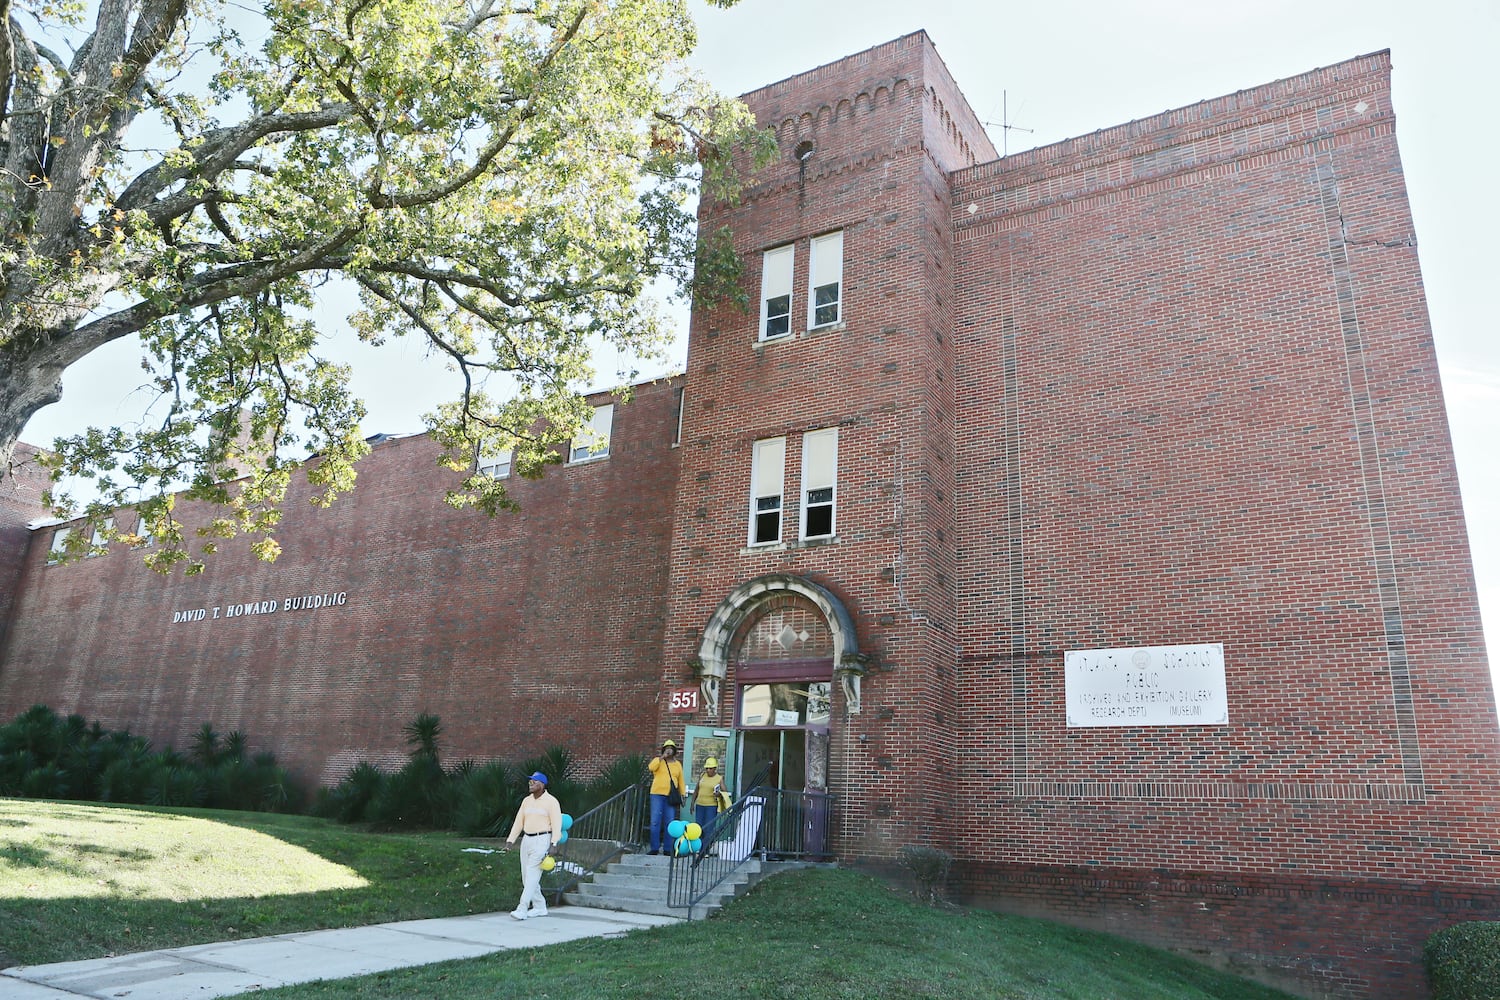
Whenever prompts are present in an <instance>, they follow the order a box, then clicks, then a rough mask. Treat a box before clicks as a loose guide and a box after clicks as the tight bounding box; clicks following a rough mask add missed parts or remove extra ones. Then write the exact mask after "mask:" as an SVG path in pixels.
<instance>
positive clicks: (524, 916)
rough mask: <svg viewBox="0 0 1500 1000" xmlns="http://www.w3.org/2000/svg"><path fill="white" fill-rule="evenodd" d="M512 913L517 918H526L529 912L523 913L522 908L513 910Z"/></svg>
mask: <svg viewBox="0 0 1500 1000" xmlns="http://www.w3.org/2000/svg"><path fill="white" fill-rule="evenodd" d="M510 915H511V917H512V918H513V919H515V920H525V919H526V917H527V914H525V913H522V912H521V911H520V910H511V911H510Z"/></svg>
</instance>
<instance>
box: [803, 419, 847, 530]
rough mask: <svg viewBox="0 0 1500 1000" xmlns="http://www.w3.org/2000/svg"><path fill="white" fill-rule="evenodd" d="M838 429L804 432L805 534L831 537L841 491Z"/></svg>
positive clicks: (830, 428) (829, 428)
mask: <svg viewBox="0 0 1500 1000" xmlns="http://www.w3.org/2000/svg"><path fill="white" fill-rule="evenodd" d="M838 467H839V429H838V428H837V427H828V428H824V429H823V430H817V431H808V432H807V433H806V434H804V435H802V537H803V538H831V537H832V536H833V529H834V519H833V510H834V501H835V496H836V493H837V490H838Z"/></svg>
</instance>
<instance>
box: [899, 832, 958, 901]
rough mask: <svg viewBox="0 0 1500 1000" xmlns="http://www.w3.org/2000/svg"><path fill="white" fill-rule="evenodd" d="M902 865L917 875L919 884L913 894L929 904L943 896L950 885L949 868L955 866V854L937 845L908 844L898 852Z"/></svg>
mask: <svg viewBox="0 0 1500 1000" xmlns="http://www.w3.org/2000/svg"><path fill="white" fill-rule="evenodd" d="M897 857H898V859H899V861H900V863H901V867H902V868H905V869H907V870H908V871H910V872H911V873H912V875H913V876H915V877H916V880H917V886H916V888H915V889H914V890H913V894H914V895H915V896H916V897H917V898H918V899H921V900H925V901H926V902H927V903H928V905H931V904H933V903H936V902H937V901H938V900H939V899H941V898H942V897H943V894H944V892H945V890H946V889H947V886H948V870H949V869H950V868H952V867H953V855H951V854H949V853H948V852H947V851H940V850H938V849H937V848H936V847H924V846H923V845H921V844H907V845H906V846H904V847H902V848H901V850H900V851H898V852H897Z"/></svg>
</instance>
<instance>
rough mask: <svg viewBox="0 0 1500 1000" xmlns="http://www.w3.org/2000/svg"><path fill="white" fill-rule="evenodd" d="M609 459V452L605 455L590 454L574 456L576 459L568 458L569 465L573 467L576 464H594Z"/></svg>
mask: <svg viewBox="0 0 1500 1000" xmlns="http://www.w3.org/2000/svg"><path fill="white" fill-rule="evenodd" d="M608 459H609V455H608V454H604V455H590V456H589V457H588V458H574V459H569V460H568V466H569V467H570V468H571V467H572V466H575V465H593V464H594V463H595V462H603V461H607V460H608Z"/></svg>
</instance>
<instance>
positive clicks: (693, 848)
mask: <svg viewBox="0 0 1500 1000" xmlns="http://www.w3.org/2000/svg"><path fill="white" fill-rule="evenodd" d="M702 847H703V841H702V840H690V841H688V853H689V854H697V853H698V851H699V849H700V848H702Z"/></svg>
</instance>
